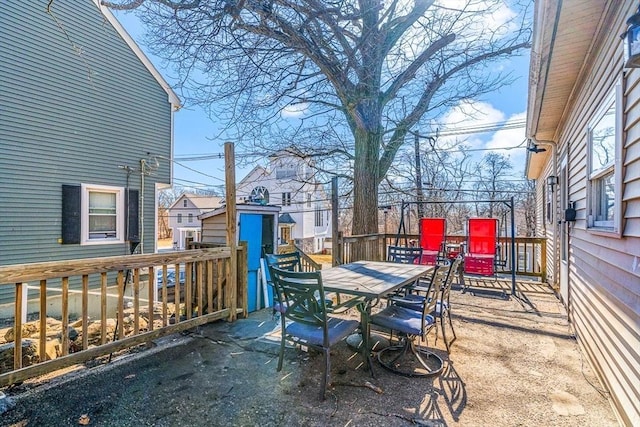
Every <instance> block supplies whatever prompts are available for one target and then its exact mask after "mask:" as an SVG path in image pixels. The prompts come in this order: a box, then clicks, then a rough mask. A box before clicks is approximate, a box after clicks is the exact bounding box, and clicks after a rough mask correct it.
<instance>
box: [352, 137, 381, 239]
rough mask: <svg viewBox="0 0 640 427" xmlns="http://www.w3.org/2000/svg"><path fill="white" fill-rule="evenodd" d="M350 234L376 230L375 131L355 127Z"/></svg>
mask: <svg viewBox="0 0 640 427" xmlns="http://www.w3.org/2000/svg"><path fill="white" fill-rule="evenodd" d="M354 136H355V145H356V147H355V148H356V149H355V164H354V171H353V226H352V229H351V234H354V235H356V234H375V233H378V183H379V178H378V169H379V163H378V155H379V153H380V138H381V135H380V133H379V132H371V131H369V132H367V131H365V130H362V129H356V131H355V132H354Z"/></svg>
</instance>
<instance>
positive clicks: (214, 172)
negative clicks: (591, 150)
mask: <svg viewBox="0 0 640 427" xmlns="http://www.w3.org/2000/svg"><path fill="white" fill-rule="evenodd" d="M114 14H115V15H116V17H117V18H118V20H119V21H120V23H121V24H122V25H123V26H124V28H125V29H126V30H127V32H129V34H130V35H131V36H132V37H133V39H134V40H135V41H136V42H137V43H138V45H139V46H140V47H141V48H142V50H143V51H144V52H145V53H146V54H147V56H148V57H149V59H150V60H151V61H152V62H153V64H154V65H155V66H156V68H157V69H158V70H159V71H160V73H161V74H162V75H163V76H164V78H165V79H166V80H167V81H168V82H169V83H170V84H172V83H174V82H173V80H172V77H171V76H172V71H171V69H170V68H169V67H164V66H163V61H162V60H160V59H159V58H157V57H155V56H154V55H152V54H151V53H150V52H149V50H148V49H147V47H146V46H145V44H144V42H143V37H144V31H145V29H144V27H143V25H142V24H141V23H140V21H139V20H138V19H137V17H136V16H135V14H134V13H133V12H118V11H114ZM497 67H499V68H500V71H504V70H509V71H511V73H512V75H513V77H515V78H516V81H515V83H513V84H512V85H511V86H509V87H504V88H502V89H501V90H500V91H497V92H495V93H492V94H488V95H486V96H485V97H484V98H483V100H482V101H476V100H470V101H469V102H468V103H466V104H462V105H460V106H458V107H457V108H454V109H452V110H450V111H449V112H447V113H446V114H445V115H444V116H443V117H442V118H441V119H440V120H438V122H439V123H442V124H444V125H446V124H450V128H451V129H460V128H463V129H468V128H477V127H478V126H483V125H491V124H495V123H503V122H511V123H512V124H513V125H514V127H513V128H510V129H502V130H498V131H496V132H485V133H478V134H468V133H465V134H463V135H447V129H446V128H443V129H441V132H442V136H441V137H440V138H439V139H438V145H439V146H448V145H450V144H453V143H454V142H455V143H459V142H462V141H464V143H465V145H467V146H470V147H472V148H473V149H486V148H491V149H494V150H496V151H497V152H500V153H503V154H506V155H508V156H509V157H510V159H511V162H512V164H513V166H514V170H513V174H512V175H513V177H514V179H523V175H524V164H525V158H526V151H525V150H526V148H525V146H526V144H524V143H523V141H524V138H525V130H524V127H523V126H519V125H520V124H521V123H523V121H524V120H525V118H526V113H525V111H526V103H527V82H528V71H529V56H528V54H527V55H524V56H519V57H513V58H511V59H510V60H509V61H505V62H503V63H501V64H498V65H497ZM183 102H184V100H183ZM472 111H474V112H477V111H482V112H483V115H482V116H480V117H477V114H476V117H475V118H474V119H469V117H470V113H471V112H472ZM174 118H175V126H174V157H175V158H176V162H174V184H175V185H179V186H183V187H189V186H193V187H199V188H201V187H214V186H221V185H222V184H223V183H224V181H223V178H224V159H222V158H220V159H209V160H201V161H182V160H180V158H181V157H188V156H197V155H207V154H215V153H222V152H223V151H224V148H223V144H224V141H223V140H219V139H214V136H215V134H216V124H215V122H213V121H212V120H211V119H210V118H209V116H208V114H207V113H206V112H205V111H204V110H203V109H202V108H201V107H197V106H190V105H188V103H187V105H186V106H185V107H183V108H182V109H181V110H180V111H178V112H176V113H175V115H174ZM520 144H521V145H520ZM514 146H519V148H516V149H508V147H514ZM505 147H507V149H505ZM483 153H485V151H478V154H477V155H478V156H480V155H481V154H483ZM252 166H254V165H249V166H247V167H241V168H238V169H236V179H237V180H238V181H239V180H240V179H242V178H243V177H244V176H245V175H246V174H247V173H248V172H249V171H250V170H251V168H252ZM219 188H220V187H219Z"/></svg>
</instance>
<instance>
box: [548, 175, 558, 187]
mask: <svg viewBox="0 0 640 427" xmlns="http://www.w3.org/2000/svg"><path fill="white" fill-rule="evenodd" d="M557 184H558V177H557V176H554V175H549V176H548V177H547V185H548V186H549V190H551V191H553V190H554V188H555V186H556V185H557Z"/></svg>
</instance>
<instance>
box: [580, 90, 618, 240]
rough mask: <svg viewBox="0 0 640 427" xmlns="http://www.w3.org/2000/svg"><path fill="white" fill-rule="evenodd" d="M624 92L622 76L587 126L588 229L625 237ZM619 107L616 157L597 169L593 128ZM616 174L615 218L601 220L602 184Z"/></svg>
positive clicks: (616, 117) (616, 113)
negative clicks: (623, 206) (623, 182)
mask: <svg viewBox="0 0 640 427" xmlns="http://www.w3.org/2000/svg"><path fill="white" fill-rule="evenodd" d="M622 100H623V94H622V82H621V80H619V81H618V82H617V83H616V85H615V87H614V88H613V89H612V90H611V91H610V93H609V94H608V95H607V96H606V98H605V99H604V101H603V103H602V106H601V107H600V108H599V109H598V111H597V112H596V114H595V115H594V117H593V118H592V119H591V121H590V122H589V125H588V127H587V208H588V210H587V229H588V230H589V231H591V232H596V233H604V234H606V235H609V236H617V237H621V236H622V234H621V233H622V232H621V224H622V192H623V189H622V167H621V159H622V134H623V131H624V127H623V102H622ZM612 105H613V107H614V108H615V136H614V144H615V147H614V159H613V161H612V162H610V163H609V164H608V165H606V166H604V167H601V168H599V169H597V170H593V168H592V164H593V163H592V162H593V150H592V146H591V145H592V141H591V132H592V129H593V128H594V127H595V126H596V125H597V124H598V123H600V120H602V118H603V117H604V115H605V114H606V112H607V111H608V110H609V109H610V108H611V106H612ZM611 174H613V187H614V192H615V193H614V199H613V201H614V207H613V219H612V220H599V219H598V218H597V213H598V212H599V209H600V208H599V205H600V204H601V203H602V202H603V200H602V197H601V191H602V190H601V188H599V187H601V186H602V182H603V181H604V178H606V177H607V176H609V175H611Z"/></svg>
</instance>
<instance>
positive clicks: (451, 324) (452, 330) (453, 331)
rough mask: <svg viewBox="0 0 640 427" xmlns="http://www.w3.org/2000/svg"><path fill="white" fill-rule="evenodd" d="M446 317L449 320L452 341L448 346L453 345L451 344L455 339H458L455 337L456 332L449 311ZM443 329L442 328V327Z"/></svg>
mask: <svg viewBox="0 0 640 427" xmlns="http://www.w3.org/2000/svg"><path fill="white" fill-rule="evenodd" d="M447 317H448V318H449V326H450V327H451V334H452V335H453V339H452V340H451V342H450V343H449V345H451V344H453V342H454V341H455V340H456V338H458V337H457V336H456V331H455V329H453V322H452V321H451V312H450V311H449V310H447ZM443 328H444V326H443Z"/></svg>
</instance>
